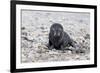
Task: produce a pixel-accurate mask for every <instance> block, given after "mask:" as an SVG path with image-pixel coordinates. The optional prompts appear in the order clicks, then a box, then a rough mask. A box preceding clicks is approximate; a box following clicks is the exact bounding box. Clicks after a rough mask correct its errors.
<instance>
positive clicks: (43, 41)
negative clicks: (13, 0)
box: [21, 10, 90, 63]
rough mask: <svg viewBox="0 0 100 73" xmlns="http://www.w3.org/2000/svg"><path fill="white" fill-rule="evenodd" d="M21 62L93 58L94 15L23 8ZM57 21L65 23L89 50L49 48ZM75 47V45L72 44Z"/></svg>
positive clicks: (85, 48) (77, 39) (71, 32)
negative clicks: (91, 54) (51, 30)
mask: <svg viewBox="0 0 100 73" xmlns="http://www.w3.org/2000/svg"><path fill="white" fill-rule="evenodd" d="M21 14H22V20H21V39H22V40H21V62H22V63H27V62H47V61H69V60H90V52H89V51H90V14H89V13H75V12H52V11H51V12H50V11H34V10H33V11H32V10H22V13H21ZM53 23H60V24H62V26H63V28H64V31H65V32H67V33H68V34H69V35H70V37H71V38H72V39H73V40H74V41H76V42H77V44H79V45H80V49H82V50H85V53H72V52H71V51H69V50H66V51H65V52H64V53H63V52H62V51H61V50H55V49H53V50H48V48H47V46H46V45H47V44H48V34H49V30H50V26H51V25H52V24H53ZM69 48H72V47H69Z"/></svg>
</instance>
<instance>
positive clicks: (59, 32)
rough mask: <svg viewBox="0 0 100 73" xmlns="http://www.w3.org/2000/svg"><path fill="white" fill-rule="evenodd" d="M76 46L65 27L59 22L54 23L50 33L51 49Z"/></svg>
mask: <svg viewBox="0 0 100 73" xmlns="http://www.w3.org/2000/svg"><path fill="white" fill-rule="evenodd" d="M69 45H71V46H74V44H73V41H72V39H71V38H70V37H69V35H68V34H67V33H66V32H64V30H63V27H62V25H61V24H59V23H54V24H53V25H52V26H51V28H50V33H49V49H53V48H55V49H57V50H60V49H64V48H65V47H66V46H69Z"/></svg>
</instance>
